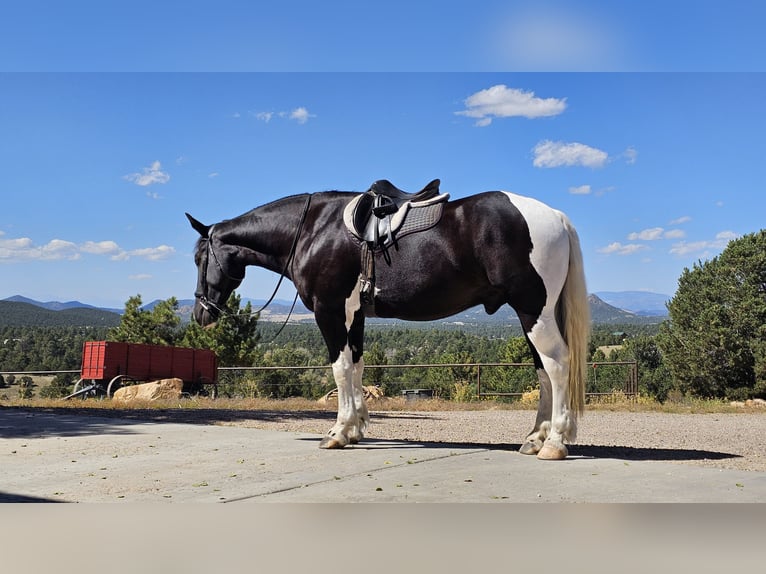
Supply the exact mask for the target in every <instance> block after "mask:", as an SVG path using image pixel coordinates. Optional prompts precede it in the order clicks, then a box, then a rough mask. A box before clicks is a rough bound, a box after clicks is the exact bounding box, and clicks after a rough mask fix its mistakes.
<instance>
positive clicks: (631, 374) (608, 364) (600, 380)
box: [218, 361, 638, 398]
mask: <svg viewBox="0 0 766 574" xmlns="http://www.w3.org/2000/svg"><path fill="white" fill-rule="evenodd" d="M587 365H588V379H587V381H586V395H588V396H600V395H610V394H612V393H614V392H615V391H619V392H622V393H624V394H625V395H626V396H636V395H637V394H638V363H637V362H636V361H598V362H589V363H587ZM364 368H365V372H369V371H370V370H376V369H381V370H390V371H401V373H396V375H395V376H393V377H388V378H386V379H385V381H384V383H385V384H386V385H387V386H388V387H389V388H394V389H397V390H399V391H401V392H404V391H405V390H407V389H405V387H409V388H410V389H412V388H417V389H424V390H430V391H433V390H435V389H434V387H436V386H438V383H439V380H438V377H434V378H430V380H429V378H428V377H425V380H424V377H422V373H423V372H424V371H427V370H444V371H450V370H451V371H453V373H451V374H449V373H448V374H447V375H446V376H445V377H444V379H443V381H445V382H450V383H453V382H464V383H472V384H474V385H475V396H476V397H479V398H483V397H520V396H522V395H523V394H524V393H525V392H527V391H528V390H529V389H530V388H532V387H536V386H537V382H538V381H537V374H536V372H535V369H534V364H533V363H420V364H406V365H365V367H364ZM218 370H219V371H223V372H232V373H233V372H237V371H242V372H255V373H258V372H260V373H269V372H272V373H273V372H279V371H286V372H292V371H295V372H302V371H326V372H327V373H331V369H330V367H328V366H327V365H321V366H300V367H295V366H281V367H280V366H269V367H220V368H219V369H218ZM455 370H459V372H460V373H461V374H462V375H464V376H463V377H462V378H459V377H456V376H455V374H454V371H455ZM509 370H510V371H526V374H522V375H519V373H515V376H514V377H508V376H507V375H506V376H502V375H498V371H506V372H507V371H509ZM408 372H410V373H412V372H419V374H420V375H421V376H412V375H407V373H408ZM599 372H601V373H602V375H601V376H600V377H599ZM465 375H467V376H465ZM509 378H512V379H514V382H516V383H519V384H520V385H521V387H520V389H518V390H505V389H502V388H500V389H499V388H498V385H497V382H498V381H504V382H506V383H507V382H508V379H509ZM325 379H326V380H328V381H329V382H330V383H331V386H332V388H334V386H335V384H334V382H333V379H332V376H331V374H328V375H326V377H325ZM276 384H279V383H276ZM517 386H518V385H517ZM396 394H398V393H396Z"/></svg>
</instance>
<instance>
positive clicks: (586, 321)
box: [559, 213, 590, 414]
mask: <svg viewBox="0 0 766 574" xmlns="http://www.w3.org/2000/svg"><path fill="white" fill-rule="evenodd" d="M561 218H562V220H563V222H564V226H565V227H566V230H567V232H568V233H569V270H568V271H567V278H566V282H565V283H564V288H563V289H562V291H561V297H560V299H559V301H560V306H559V310H560V313H561V318H562V319H563V322H562V324H563V333H562V335H563V336H564V340H565V341H566V343H567V347H569V408H570V409H571V410H572V412H574V413H576V414H581V413H582V412H583V410H584V409H585V379H586V367H587V365H586V359H587V355H588V339H589V337H590V307H589V305H588V289H587V287H586V285H585V267H584V265H583V258H582V250H581V248H580V238H579V236H578V235H577V231H576V230H575V228H574V226H573V225H572V222H571V221H569V218H567V216H566V215H564V214H563V213H562V214H561Z"/></svg>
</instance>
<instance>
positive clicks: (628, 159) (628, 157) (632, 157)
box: [622, 147, 638, 165]
mask: <svg viewBox="0 0 766 574" xmlns="http://www.w3.org/2000/svg"><path fill="white" fill-rule="evenodd" d="M622 157H624V158H625V163H629V164H631V165H633V164H634V163H636V159H637V158H638V152H637V151H636V149H635V148H633V147H629V148H628V149H626V150H625V151H624V152H622Z"/></svg>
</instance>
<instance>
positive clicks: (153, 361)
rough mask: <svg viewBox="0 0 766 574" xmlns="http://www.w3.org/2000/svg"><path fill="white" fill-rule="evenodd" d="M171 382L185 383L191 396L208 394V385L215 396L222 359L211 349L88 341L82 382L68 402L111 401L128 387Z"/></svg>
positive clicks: (75, 388)
mask: <svg viewBox="0 0 766 574" xmlns="http://www.w3.org/2000/svg"><path fill="white" fill-rule="evenodd" d="M170 378H178V379H181V380H182V381H183V382H184V390H185V391H188V392H200V391H203V390H205V388H204V385H212V387H213V388H212V395H213V396H215V395H216V394H217V392H216V391H217V384H218V358H217V357H216V355H215V353H214V352H213V351H210V350H207V349H188V348H185V347H170V346H167V345H145V344H138V343H120V342H116V341H86V342H85V343H84V344H83V349H82V368H81V370H80V380H79V381H77V383H76V384H75V386H74V391H73V393H72V394H71V395H69V396H68V397H67V398H71V397H74V396H87V395H97V394H106V396H107V397H111V396H112V393H113V392H114V391H115V390H117V388H118V387H120V386H122V385H124V384H128V383H131V382H147V381H156V380H158V379H170ZM88 381H89V382H88Z"/></svg>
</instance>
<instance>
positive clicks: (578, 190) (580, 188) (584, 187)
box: [569, 185, 591, 195]
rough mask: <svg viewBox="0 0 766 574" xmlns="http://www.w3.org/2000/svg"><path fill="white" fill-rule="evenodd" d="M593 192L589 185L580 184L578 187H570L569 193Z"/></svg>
mask: <svg viewBox="0 0 766 574" xmlns="http://www.w3.org/2000/svg"><path fill="white" fill-rule="evenodd" d="M590 192H591V189H590V186H589V185H580V186H578V187H570V188H569V193H571V194H572V195H589V194H590Z"/></svg>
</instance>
